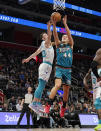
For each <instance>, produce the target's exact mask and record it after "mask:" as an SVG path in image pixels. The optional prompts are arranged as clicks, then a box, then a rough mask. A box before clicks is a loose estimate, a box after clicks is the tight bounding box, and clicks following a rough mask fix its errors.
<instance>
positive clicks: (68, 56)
mask: <svg viewBox="0 0 101 131" xmlns="http://www.w3.org/2000/svg"><path fill="white" fill-rule="evenodd" d="M56 59H57V63H56V64H57V65H59V66H61V67H67V68H68V67H71V66H72V59H73V54H72V48H71V47H70V45H69V44H59V46H58V47H57V49H56Z"/></svg>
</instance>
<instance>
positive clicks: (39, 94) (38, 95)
mask: <svg viewBox="0 0 101 131" xmlns="http://www.w3.org/2000/svg"><path fill="white" fill-rule="evenodd" d="M45 85H46V81H44V80H43V79H39V84H38V87H37V89H36V90H35V93H34V97H35V98H38V99H41V97H42V93H43V89H44V88H45Z"/></svg>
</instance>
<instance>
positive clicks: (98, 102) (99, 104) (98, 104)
mask: <svg viewBox="0 0 101 131" xmlns="http://www.w3.org/2000/svg"><path fill="white" fill-rule="evenodd" d="M94 106H95V109H96V110H99V109H101V99H100V97H99V98H96V100H95V102H94Z"/></svg>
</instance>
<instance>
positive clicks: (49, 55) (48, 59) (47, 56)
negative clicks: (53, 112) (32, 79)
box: [22, 21, 54, 114]
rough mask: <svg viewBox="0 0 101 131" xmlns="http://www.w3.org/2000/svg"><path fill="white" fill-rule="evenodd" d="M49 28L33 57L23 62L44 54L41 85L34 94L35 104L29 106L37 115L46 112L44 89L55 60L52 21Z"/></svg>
mask: <svg viewBox="0 0 101 131" xmlns="http://www.w3.org/2000/svg"><path fill="white" fill-rule="evenodd" d="M47 26H48V30H47V34H46V33H43V34H42V40H43V41H42V43H41V46H40V47H39V49H38V50H37V51H36V52H35V53H33V54H32V55H31V56H29V57H28V58H27V59H24V60H23V61H22V63H27V62H29V61H30V60H31V59H33V58H34V57H35V56H37V55H38V54H39V53H41V52H42V56H43V63H42V64H41V65H40V67H39V84H38V87H37V89H36V90H35V93H34V100H33V103H32V104H30V105H29V107H30V108H31V109H32V110H33V111H34V112H36V113H37V114H38V113H39V112H40V111H41V112H44V108H43V106H42V105H41V103H40V100H41V97H42V93H43V89H44V88H45V85H46V83H47V82H48V79H49V77H50V74H51V71H52V64H53V59H54V49H53V47H52V45H51V35H52V33H51V30H50V26H51V23H50V21H49V22H48V24H47Z"/></svg>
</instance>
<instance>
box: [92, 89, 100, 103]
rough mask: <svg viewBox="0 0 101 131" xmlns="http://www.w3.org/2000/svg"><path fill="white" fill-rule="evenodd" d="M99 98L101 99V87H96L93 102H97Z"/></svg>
mask: <svg viewBox="0 0 101 131" xmlns="http://www.w3.org/2000/svg"><path fill="white" fill-rule="evenodd" d="M97 98H101V87H95V88H94V89H93V101H95V100H96V99H97Z"/></svg>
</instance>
